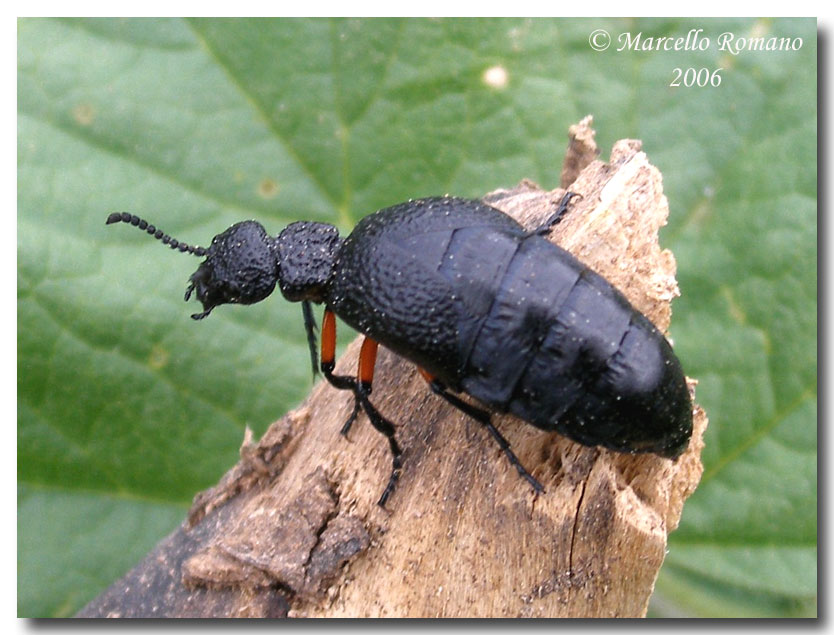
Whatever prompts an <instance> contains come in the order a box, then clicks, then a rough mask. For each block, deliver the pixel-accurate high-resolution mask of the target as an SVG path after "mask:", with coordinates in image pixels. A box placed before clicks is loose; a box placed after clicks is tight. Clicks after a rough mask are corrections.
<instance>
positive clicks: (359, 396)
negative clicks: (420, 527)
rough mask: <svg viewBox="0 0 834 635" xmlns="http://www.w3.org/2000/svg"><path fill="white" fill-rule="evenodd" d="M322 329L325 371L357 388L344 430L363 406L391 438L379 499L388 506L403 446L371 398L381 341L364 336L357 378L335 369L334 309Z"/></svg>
mask: <svg viewBox="0 0 834 635" xmlns="http://www.w3.org/2000/svg"><path fill="white" fill-rule="evenodd" d="M321 333H322V335H321V338H322V339H321V372H322V373H323V374H324V376H325V378H326V379H327V381H329V382H330V384H331V385H332V386H334V387H335V388H338V389H340V390H352V391H353V398H354V402H353V412H352V413H351V415H350V417H348V419H347V421H345V425H344V426H342V430H341V434H342V435H345V436H347V433H348V430H350V427H351V426H352V425H353V422H354V421H356V417H357V415H358V414H359V409H360V407H361V408H362V409H363V410H364V411H365V413H366V414H367V415H368V420H369V421H370V422H371V425H372V426H373V427H374V428H375V429H376V430H377V431H378V432H381V433H382V434H384V435H385V437H386V438H387V439H388V445H389V447H390V449H391V463H392V468H391V476H390V477H389V478H388V484H387V485H386V486H385V490H384V491H383V492H382V496H380V497H379V500H378V501H377V505H379V506H380V507H384V506H385V502H386V501H387V500H388V497H389V496H390V495H391V492H393V491H394V488H395V487H396V485H397V481H398V480H399V478H400V470H401V469H402V450H401V449H400V446H399V444H398V443H397V439H396V438H395V436H394V434H395V432H396V430H395V428H394V424H392V423H391V422H390V421H389V420H388V419H386V418H385V417H383V416H382V415H381V414H380V413H379V411H378V410H377V409H376V408H375V407H374V405H373V404H372V403H371V401H370V399H368V396H369V395H370V394H371V390H372V384H373V379H374V364H375V363H376V351H377V348H378V344H377V342H376V341H374V340H372V339H371V338H370V337H366V338H365V339H364V341H363V342H362V350H361V351H360V352H359V372H358V374H357V378H356V379H354V378H353V377H348V376H347V375H334V374H333V369H334V367H335V365H336V362H335V357H336V317H335V315H333V312H332V311H327V310H325V312H324V318H323V320H322V327H321Z"/></svg>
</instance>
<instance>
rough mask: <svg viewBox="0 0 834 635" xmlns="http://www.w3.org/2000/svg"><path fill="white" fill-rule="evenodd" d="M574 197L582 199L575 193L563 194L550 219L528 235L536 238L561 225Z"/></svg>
mask: <svg viewBox="0 0 834 635" xmlns="http://www.w3.org/2000/svg"><path fill="white" fill-rule="evenodd" d="M575 197H579V198H582V195H581V194H577V193H575V192H565V195H564V196H563V197H562V200H561V201H560V202H559V208H558V209H557V210H556V211H555V212H554V213H553V214H552V215H551V216H550V218H548V219H547V220H546V221H544V222H543V223H542V224H541V225H539V226H538V227H536V229H534V230H533V231H531V232H530V235H533V234H535V235H537V236H543V235H544V234H546V233H547V232H549V231H550V230H551V229H552V228H553V227H555V226H556V225H558V224H559V223H561V222H562V218H564V216H565V212H567V211H568V204H569V203H570V201H571V199H572V198H575Z"/></svg>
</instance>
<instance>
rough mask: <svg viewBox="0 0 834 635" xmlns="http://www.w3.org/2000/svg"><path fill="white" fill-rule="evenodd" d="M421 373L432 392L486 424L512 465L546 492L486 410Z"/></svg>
mask: <svg viewBox="0 0 834 635" xmlns="http://www.w3.org/2000/svg"><path fill="white" fill-rule="evenodd" d="M420 374H422V375H423V377H424V378H425V379H426V381H428V382H429V386H430V387H431V389H432V392H433V393H434V394H436V395H438V396H439V397H442V398H443V399H445V400H446V401H447V402H449V403H450V404H451V405H452V406H454V407H455V408H457V409H458V410H460V411H461V412H462V413H464V414H465V415H467V416H469V417H472V418H473V419H474V420H475V421H477V422H478V423H480V424H481V425H482V426H484V427H485V428H486V429H487V430H488V431H489V433H490V434H491V435H492V438H493V439H495V441H496V442H497V443H498V446H499V447H500V448H501V450H502V451H503V452H504V455H505V456H506V457H507V460H508V461H509V462H510V465H512V466H513V467H514V468H515V469H516V470H517V471H518V473H519V475H521V476H522V477H523V478H524V479H525V480H526V481H527V482H528V483H530V485H531V486H532V487H533V489H534V490H535V491H536V493H537V494H543V493H544V487H542V484H541V483H539V482H538V481H537V480H536V479H535V477H534V476H533V475H532V474H530V472H528V471H527V470H526V468H525V467H524V466H523V465H522V464H521V461H519V460H518V457H517V456H516V455H515V453H514V452H513V451H512V448H510V442H509V441H507V439H505V438H504V435H502V434H501V433H500V432H499V431H498V428H496V427H495V426H494V425H493V424H492V417H491V416H490V414H489V413H488V412H487V411H486V410H482V409H481V408H477V407H475V406H472V405H470V404H468V403H466V402H465V401H463V400H462V399H460V398H459V397H456V396H455V395H453V394H452V393H450V392H449V390H448V389H447V388H446V386H444V385H443V384H442V383H441V382H440V381H438V380H437V379H435V378H434V377H432V376H431V375H430V374H429V373H427V372H426V371H424V370H423V369H420Z"/></svg>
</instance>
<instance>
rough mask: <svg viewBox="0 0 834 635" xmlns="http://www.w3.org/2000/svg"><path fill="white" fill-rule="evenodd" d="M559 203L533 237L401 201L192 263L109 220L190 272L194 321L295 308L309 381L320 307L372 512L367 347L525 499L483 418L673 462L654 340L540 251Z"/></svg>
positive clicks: (555, 257)
mask: <svg viewBox="0 0 834 635" xmlns="http://www.w3.org/2000/svg"><path fill="white" fill-rule="evenodd" d="M575 196H578V195H577V194H574V193H571V192H568V193H566V194H565V195H564V197H563V198H562V199H561V201H560V203H559V205H558V209H556V211H555V212H554V213H553V214H552V215H551V216H550V218H548V219H547V220H546V221H545V222H544V223H542V224H541V225H540V226H539V227H537V228H535V229H534V230H532V231H528V230H525V229H524V228H523V227H522V226H521V225H520V224H519V223H517V222H516V221H515V220H513V219H512V218H510V217H509V216H508V215H507V214H504V213H503V212H501V211H499V210H497V209H495V208H493V207H490V206H489V205H486V204H485V203H483V202H481V201H477V200H468V199H462V198H454V197H448V196H444V197H435V198H424V199H419V200H412V201H408V202H406V203H401V204H399V205H395V206H393V207H388V208H386V209H382V210H379V211H378V212H375V213H373V214H371V215H369V216H366V217H365V218H363V219H362V220H361V221H360V222H359V223H358V224H357V226H356V227H355V228H354V230H353V231H352V232H351V233H350V235H348V236H347V237H346V238H341V237H340V236H339V232H338V230H337V229H336V227H334V226H333V225H329V224H327V223H319V222H306V221H299V222H295V223H291V224H290V225H288V226H287V227H285V228H284V230H283V231H281V233H280V234H278V236H277V237H274V238H273V237H270V236H269V235H268V234H267V232H266V230H265V229H264V228H263V226H262V225H261V224H260V223H258V222H256V221H252V220H247V221H243V222H240V223H237V224H235V225H233V226H231V227H230V228H229V229H227V230H226V231H224V232H223V233H222V234H219V235H217V236H215V237H214V239H213V240H212V241H211V245H210V246H209V247H208V248H202V247H194V246H191V245H188V244H186V243H182V242H179V241H177V240H175V239H173V238H171V237H170V236H168V235H167V234H164V233H163V232H162V231H161V230H159V229H157V228H156V227H154V226H153V225H149V224H148V223H147V222H146V221H144V220H142V219H140V218H138V217H137V216H134V215H132V214H128V213H118V212H117V213H114V214H111V215H110V216H109V217H108V219H107V224H112V223H117V222H125V223H130V224H132V225H134V226H137V227H138V228H139V229H142V230H145V231H147V232H148V233H149V234H151V235H153V236H154V237H155V238H157V239H159V240H161V241H162V242H163V243H165V244H168V245H169V246H170V247H171V248H174V249H179V250H180V251H182V252H186V253H191V254H194V255H196V256H205V260H204V261H203V262H202V263H201V264H200V266H199V267H198V268H197V271H196V272H194V274H193V275H192V276H191V278H190V279H189V285H188V288H187V290H186V292H185V300H186V301H188V300H189V298H190V297H191V294H192V293H196V296H197V299H198V300H199V301H200V302H201V303H202V305H203V311H202V312H200V313H195V314H193V315H192V316H191V317H192V318H194V319H195V320H201V319H203V318H205V317H206V316H207V315H209V313H211V311H212V310H213V309H214V308H215V307H216V306H218V305H221V304H227V303H230V304H253V303H255V302H260V301H261V300H263V299H264V298H266V297H267V296H269V295H270V293H272V291H273V290H274V289H275V285H276V284H277V285H278V286H279V287H280V289H281V293H282V294H283V296H284V297H285V298H286V299H287V300H289V301H291V302H301V306H302V312H303V317H304V326H305V329H306V332H307V340H308V344H309V347H310V355H311V358H312V364H313V372H314V373H315V372H316V371H317V370H318V368H317V366H319V365H318V364H317V361H316V358H317V350H316V349H317V343H316V334H315V329H316V323H315V319H314V317H313V311H312V305H311V303H316V304H324V307H325V308H324V317H323V320H322V327H321V339H322V342H321V357H320V369H321V372H322V373H323V374H324V376H325V378H326V379H327V381H329V382H330V383H331V384H332V385H333V386H335V387H336V388H339V389H342V390H350V391H351V392H352V393H353V395H354V407H353V412H352V413H351V415H350V417H349V418H348V419H347V421H346V422H345V424H344V426H343V427H342V430H341V432H342V434H345V435H346V434H347V432H348V430H349V429H350V427H351V425H352V424H353V422H354V421H355V419H356V417H357V415H358V413H359V412H360V410H363V411H364V412H365V413H366V414H367V416H368V419H369V421H370V422H371V425H373V427H374V428H376V429H377V430H378V431H380V432H381V433H382V434H384V435H385V437H386V438H387V439H388V443H389V445H390V449H391V455H392V463H393V465H392V470H391V476H390V477H389V480H388V483H387V485H386V487H385V490H384V491H383V493H382V496H381V497H380V499H379V501H378V504H379V505H380V506H384V505H385V502H386V500H387V499H388V497H389V495H390V494H391V492H392V491H393V490H394V487H395V485H396V483H397V480H398V478H399V475H400V471H401V466H402V463H401V456H402V451H401V450H400V447H399V445H398V443H397V440H396V438H395V428H394V425H393V424H392V423H391V422H390V421H389V420H388V419H386V418H385V417H384V416H383V415H382V414H380V412H379V411H378V410H377V409H376V408H375V407H374V406H373V404H372V403H371V401H370V399H369V395H370V394H371V388H372V382H373V371H374V362H375V359H376V352H377V346H378V344H382V345H383V346H385V347H386V348H388V349H390V350H391V351H393V352H394V353H397V354H398V355H400V356H402V357H404V358H406V359H408V360H410V361H412V362H414V363H415V364H416V365H417V366H418V368H419V370H420V372H421V374H422V375H423V377H424V378H425V379H426V381H427V382H428V384H429V386H430V388H431V390H432V391H433V392H434V393H435V394H437V395H438V396H440V397H441V398H443V399H445V400H446V401H447V402H449V403H450V404H451V405H452V406H454V407H455V408H457V409H458V410H460V411H462V412H464V413H466V414H467V415H469V416H470V417H472V418H474V419H475V420H476V421H478V422H479V423H481V424H482V425H483V426H484V427H485V428H486V429H487V430H488V431H489V433H490V434H491V435H492V437H493V438H494V439H495V440H496V441H497V442H498V444H499V446H500V447H501V449H502V450H503V452H504V453H505V455H506V456H507V459H508V460H509V461H510V463H511V464H512V465H513V466H514V467H515V468H516V470H518V473H519V474H520V475H521V476H522V477H524V478H525V479H526V480H527V481H528V482H529V483H530V485H531V486H532V487H533V488H534V490H535V491H536V492H543V491H544V490H543V487H542V486H541V484H540V483H539V482H538V481H537V480H536V479H535V478H534V477H533V476H532V475H531V474H530V473H529V472H528V471H527V470H526V469H525V468H524V466H523V465H522V464H521V462H520V461H519V460H518V459H517V458H516V456H515V454H514V453H513V451H512V450H511V449H510V445H509V443H508V442H507V441H506V439H505V438H504V437H503V436H502V435H501V433H500V432H499V431H498V429H497V428H495V426H494V425H493V424H492V419H491V416H490V413H489V411H488V410H487V409H484V408H481V407H477V406H474V405H472V404H470V403H469V402H468V401H464V400H462V399H461V398H460V397H458V396H457V395H456V394H455V393H466V394H468V395H470V396H471V397H474V398H475V399H476V400H477V401H478V402H480V403H481V404H484V405H485V406H486V407H487V408H488V409H490V410H492V411H495V412H500V413H504V412H510V413H512V414H514V415H516V416H518V417H520V418H521V419H523V420H524V421H526V422H528V423H531V424H533V425H534V426H536V427H538V428H541V429H544V430H557V431H558V432H560V433H562V434H564V435H565V436H567V437H569V438H571V439H573V440H574V441H578V442H579V443H582V444H585V445H601V446H604V447H606V448H610V449H613V450H617V451H620V452H632V453H635V452H654V453H656V454H659V455H660V456H663V457H667V458H676V457H677V456H679V455H680V454H681V453H682V452H683V451H684V449H685V448H686V447H687V445H688V443H689V439H690V436H691V434H692V404H691V400H690V396H689V391H688V388H687V385H686V379H685V377H684V374H683V370H682V369H681V365H680V363H679V361H678V359H677V357H676V356H675V354H674V352H673V351H672V348H671V346H670V345H669V343H668V342H667V340H666V338H665V337H664V336H663V334H662V333H661V332H660V331H659V330H658V329H657V328H656V327H655V326H654V325H653V324H652V323H651V322H650V321H649V320H648V319H647V318H646V317H645V316H644V315H643V314H642V313H640V312H639V311H637V310H636V309H635V308H634V307H632V306H631V304H629V302H628V300H626V299H625V297H624V296H623V295H622V294H621V293H620V292H619V291H617V290H616V289H615V288H614V287H613V286H612V285H611V284H610V283H609V282H608V281H606V280H605V279H604V278H602V277H601V276H600V275H598V274H596V273H594V272H593V271H591V270H590V269H589V268H588V267H586V266H585V265H583V264H582V263H581V262H580V261H579V260H577V259H576V258H574V257H573V256H572V255H571V254H569V253H568V252H567V251H565V250H564V249H562V248H560V247H558V246H556V245H554V244H552V243H550V242H549V241H547V240H546V239H545V238H544V236H545V235H546V234H547V233H548V232H549V230H550V229H551V228H552V227H553V226H554V225H556V224H557V223H559V222H560V221H561V220H562V217H563V216H564V214H565V213H566V211H567V209H568V206H569V204H570V201H571V199H572V198H573V197H575ZM335 315H338V316H339V317H340V318H341V319H343V320H344V321H345V322H346V323H347V324H349V325H351V326H352V327H353V328H355V329H356V330H357V331H359V332H360V333H362V334H363V335H364V336H365V339H364V341H363V343H362V347H361V352H360V356H359V368H358V372H357V376H356V377H351V376H345V375H335V374H334V373H333V370H334V367H335V345H336V323H335V317H334V316H335Z"/></svg>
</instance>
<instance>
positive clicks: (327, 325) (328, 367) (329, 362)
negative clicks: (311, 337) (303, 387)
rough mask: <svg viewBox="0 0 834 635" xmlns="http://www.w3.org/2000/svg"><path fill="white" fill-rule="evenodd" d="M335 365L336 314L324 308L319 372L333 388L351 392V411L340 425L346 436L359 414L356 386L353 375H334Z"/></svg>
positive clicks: (342, 432)
mask: <svg viewBox="0 0 834 635" xmlns="http://www.w3.org/2000/svg"><path fill="white" fill-rule="evenodd" d="M335 367H336V316H335V315H334V314H333V312H332V311H328V310H327V309H325V311H324V317H323V318H322V321H321V372H322V374H323V375H324V377H325V379H327V381H328V382H329V383H330V385H331V386H333V387H334V388H338V389H339V390H350V391H351V392H353V412H351V413H350V416H349V417H348V418H347V421H345V424H344V425H343V426H342V429H341V434H342V436H345V437H346V436H347V433H348V431H349V430H350V427H351V426H352V425H353V422H354V421H356V417H357V416H358V415H359V408H360V404H359V398H358V396H357V394H356V392H357V390H358V386H357V383H356V380H355V379H354V378H353V377H348V376H347V375H334V374H333V369H334V368H335Z"/></svg>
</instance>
